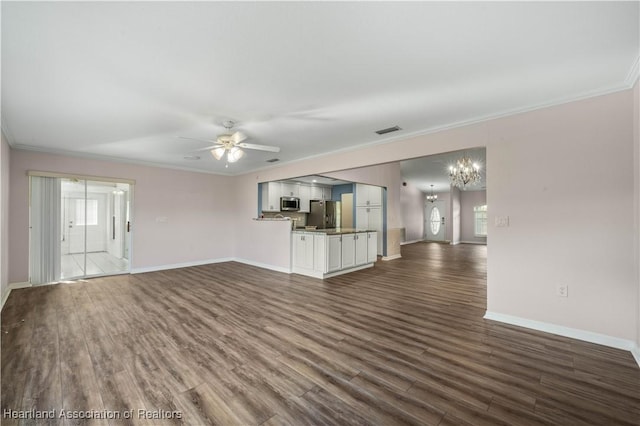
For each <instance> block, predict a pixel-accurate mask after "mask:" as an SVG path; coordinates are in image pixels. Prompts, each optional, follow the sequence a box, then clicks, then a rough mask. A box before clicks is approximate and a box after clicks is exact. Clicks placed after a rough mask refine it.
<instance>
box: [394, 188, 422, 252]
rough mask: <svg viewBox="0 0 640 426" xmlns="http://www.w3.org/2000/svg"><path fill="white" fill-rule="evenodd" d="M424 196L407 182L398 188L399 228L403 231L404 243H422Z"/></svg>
mask: <svg viewBox="0 0 640 426" xmlns="http://www.w3.org/2000/svg"><path fill="white" fill-rule="evenodd" d="M424 202H425V194H424V192H422V191H420V190H419V189H418V188H416V187H415V186H413V185H411V184H410V183H408V182H407V186H401V187H400V217H401V219H402V224H401V227H402V228H404V230H405V242H413V241H422V240H423V238H424Z"/></svg>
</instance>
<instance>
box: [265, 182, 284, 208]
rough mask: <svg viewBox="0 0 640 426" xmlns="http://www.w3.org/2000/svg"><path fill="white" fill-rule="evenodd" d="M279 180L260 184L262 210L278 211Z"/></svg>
mask: <svg viewBox="0 0 640 426" xmlns="http://www.w3.org/2000/svg"><path fill="white" fill-rule="evenodd" d="M281 190H282V188H281V185H280V182H265V183H263V184H262V211H263V212H279V211H280V197H281V195H280V194H281Z"/></svg>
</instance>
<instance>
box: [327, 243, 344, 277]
mask: <svg viewBox="0 0 640 426" xmlns="http://www.w3.org/2000/svg"><path fill="white" fill-rule="evenodd" d="M340 269H342V236H341V235H329V236H327V268H326V270H325V272H335V271H338V270H340Z"/></svg>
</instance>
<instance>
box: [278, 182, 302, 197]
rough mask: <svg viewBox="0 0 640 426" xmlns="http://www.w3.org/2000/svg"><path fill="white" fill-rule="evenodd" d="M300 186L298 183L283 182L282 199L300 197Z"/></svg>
mask: <svg viewBox="0 0 640 426" xmlns="http://www.w3.org/2000/svg"><path fill="white" fill-rule="evenodd" d="M299 187H300V185H298V184H297V183H288V182H282V188H281V192H280V194H281V195H280V196H281V197H298V196H299V194H300V190H299Z"/></svg>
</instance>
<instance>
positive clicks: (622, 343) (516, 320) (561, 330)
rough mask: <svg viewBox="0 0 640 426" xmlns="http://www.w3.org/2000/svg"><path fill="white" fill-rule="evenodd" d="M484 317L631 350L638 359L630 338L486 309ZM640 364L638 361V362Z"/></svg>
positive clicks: (639, 357) (638, 356)
mask: <svg viewBox="0 0 640 426" xmlns="http://www.w3.org/2000/svg"><path fill="white" fill-rule="evenodd" d="M484 318H485V319H488V320H492V321H498V322H503V323H505V324H511V325H517V326H520V327H525V328H530V329H532V330H538V331H544V332H545V333H551V334H556V335H558V336H564V337H570V338H572V339H577V340H583V341H585V342H589V343H596V344H598V345H604V346H609V347H612V348H616V349H624V350H627V351H631V353H632V354H633V356H634V357H635V358H636V361H638V360H639V359H640V354H638V353H637V352H636V353H634V350H636V351H637V346H636V343H635V342H633V341H631V340H626V339H621V338H619V337H613V336H607V335H606V334H599V333H594V332H591V331H586V330H580V329H577V328H571V327H564V326H562V325H556V324H550V323H547V322H542V321H535V320H530V319H526V318H520V317H515V316H511V315H505V314H499V313H496V312H490V311H487V312H486V313H485V315H484ZM638 365H639V366H640V362H638Z"/></svg>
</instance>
